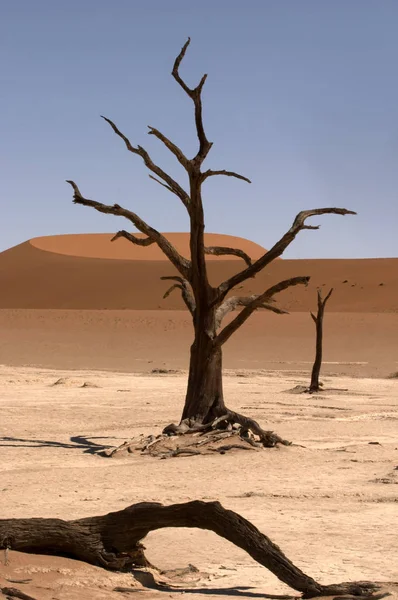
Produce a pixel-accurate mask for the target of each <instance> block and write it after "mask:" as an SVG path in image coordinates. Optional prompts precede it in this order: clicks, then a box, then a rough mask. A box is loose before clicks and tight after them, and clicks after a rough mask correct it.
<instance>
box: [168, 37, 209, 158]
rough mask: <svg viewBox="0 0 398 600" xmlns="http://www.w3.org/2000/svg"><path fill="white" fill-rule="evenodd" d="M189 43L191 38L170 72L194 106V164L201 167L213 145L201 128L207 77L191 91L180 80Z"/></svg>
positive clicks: (202, 127) (204, 76)
mask: <svg viewBox="0 0 398 600" xmlns="http://www.w3.org/2000/svg"><path fill="white" fill-rule="evenodd" d="M190 42H191V38H188V40H187V41H186V42H185V44H184V45H183V47H182V48H181V52H180V53H179V55H178V56H177V58H176V59H175V62H174V66H173V70H172V72H171V74H172V76H173V77H174V79H175V80H176V82H177V83H178V84H179V85H180V86H181V87H182V89H183V90H184V92H185V93H186V94H187V95H188V96H189V97H190V98H191V99H192V101H193V103H194V106H195V125H196V132H197V136H198V140H199V150H198V153H197V154H196V156H195V158H194V162H195V163H196V164H197V165H201V164H202V163H203V161H204V160H205V158H206V156H207V155H208V153H209V151H210V148H211V147H212V145H213V144H212V142H209V140H208V139H207V137H206V134H205V130H204V126H203V116H202V89H203V86H204V83H205V81H206V79H207V75H203V77H202V79H201V80H200V82H199V84H198V85H197V86H196V88H193V89H191V88H189V87H188V86H187V84H186V83H185V81H184V80H183V79H182V78H181V76H180V73H179V68H180V64H181V62H182V59H183V58H184V56H185V53H186V51H187V48H188V46H189V44H190Z"/></svg>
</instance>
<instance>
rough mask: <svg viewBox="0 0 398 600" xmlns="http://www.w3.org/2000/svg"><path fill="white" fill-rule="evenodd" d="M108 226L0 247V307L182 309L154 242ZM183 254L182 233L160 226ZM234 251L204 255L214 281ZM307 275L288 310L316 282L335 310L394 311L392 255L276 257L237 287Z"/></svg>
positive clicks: (311, 298) (244, 244) (311, 295)
mask: <svg viewBox="0 0 398 600" xmlns="http://www.w3.org/2000/svg"><path fill="white" fill-rule="evenodd" d="M112 235H113V234H73V235H58V236H48V237H40V238H35V239H32V240H30V241H27V242H24V243H22V244H20V245H18V246H15V247H13V248H10V249H9V250H6V251H5V252H2V253H0V286H1V290H2V293H1V294H0V308H35V309H86V310H90V309H91V310H94V309H95V310H101V309H107V310H112V309H113V310H120V309H130V310H176V309H177V310H183V309H185V305H184V304H183V302H182V300H181V298H180V297H179V294H178V293H173V294H171V295H170V296H169V297H168V298H167V299H166V300H163V294H164V292H165V291H166V289H167V287H168V283H167V282H164V281H161V279H160V277H161V276H164V275H172V274H174V273H175V270H174V267H173V266H172V265H170V263H169V262H168V260H167V259H166V257H165V256H164V255H163V253H162V252H161V251H160V250H159V248H158V247H157V246H156V244H153V245H152V246H149V247H146V248H145V247H140V246H135V245H133V244H131V243H130V242H128V241H127V240H124V239H119V240H117V241H115V242H113V243H111V242H110V239H111V237H112ZM165 235H166V236H167V237H168V239H170V241H171V242H172V243H173V244H175V246H176V247H177V249H178V251H179V252H181V253H182V254H183V255H185V256H188V255H189V234H188V233H166V234H165ZM206 244H207V245H219V246H232V247H238V248H240V249H242V250H244V251H245V252H246V253H247V254H249V255H250V256H251V257H252V259H254V260H255V259H257V258H259V257H260V256H261V255H262V254H263V253H264V252H265V249H264V248H262V247H261V246H259V245H258V244H255V243H254V242H251V241H249V240H245V239H243V238H237V237H233V236H227V235H220V234H206ZM244 267H245V263H244V262H243V261H242V260H241V259H240V258H237V257H234V256H231V257H229V256H228V257H214V256H208V270H209V276H210V279H211V281H212V283H213V284H216V283H219V282H221V281H222V280H224V279H226V278H227V277H229V276H230V275H232V274H233V273H235V272H237V271H239V270H241V269H243V268H244ZM296 275H310V276H311V283H310V286H309V287H308V288H304V287H302V286H300V287H295V288H292V289H290V290H287V291H286V292H284V293H283V294H280V296H279V303H280V304H281V305H282V306H283V307H284V308H287V309H288V310H290V311H308V310H310V309H312V308H313V307H314V303H315V289H316V288H317V287H324V288H325V289H328V288H329V287H331V286H333V287H334V288H335V293H334V295H333V297H332V299H331V301H330V304H329V306H328V308H329V311H334V312H337V311H338V312H340V311H341V312H397V311H398V259H396V258H389V259H361V260H357V259H339V260H337V259H336V260H330V259H329V260H323V259H320V260H310V259H308V260H307V259H306V260H277V261H275V262H274V263H272V264H271V265H269V266H268V267H267V268H266V269H265V271H264V272H262V273H260V274H259V275H257V277H256V278H255V279H251V280H248V281H247V282H245V283H244V285H243V287H242V288H241V289H240V290H239V294H240V295H243V294H249V293H251V294H252V293H260V292H261V291H264V290H265V289H267V287H269V286H271V285H273V284H274V283H276V282H277V281H278V280H281V279H286V278H288V277H293V276H296Z"/></svg>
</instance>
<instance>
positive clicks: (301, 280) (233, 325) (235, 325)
mask: <svg viewBox="0 0 398 600" xmlns="http://www.w3.org/2000/svg"><path fill="white" fill-rule="evenodd" d="M309 280H310V278H309V277H292V278H291V279H285V280H284V281H280V282H279V283H277V284H276V285H273V286H272V287H270V288H269V289H268V290H266V291H265V292H264V293H262V294H259V295H258V296H256V297H255V299H254V300H252V301H251V302H250V303H249V304H248V305H247V306H245V308H244V309H243V310H242V311H241V312H240V313H239V314H238V315H237V316H236V317H235V318H234V319H233V320H232V321H231V322H230V323H228V325H226V326H225V327H224V329H222V330H221V331H220V333H219V334H218V336H217V338H216V339H215V343H216V345H218V346H222V345H223V344H225V342H226V341H227V340H229V338H230V337H231V335H232V334H233V333H235V331H237V329H239V327H240V326H241V325H243V323H244V322H245V321H246V320H247V319H248V318H249V317H250V315H251V314H252V313H253V312H254V311H255V310H257V309H258V308H260V307H261V305H262V304H264V303H265V304H270V301H271V299H272V298H273V297H274V296H275V294H279V292H282V291H283V290H286V289H288V288H289V287H292V286H295V285H308V282H309Z"/></svg>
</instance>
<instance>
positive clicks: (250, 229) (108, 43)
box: [0, 0, 398, 258]
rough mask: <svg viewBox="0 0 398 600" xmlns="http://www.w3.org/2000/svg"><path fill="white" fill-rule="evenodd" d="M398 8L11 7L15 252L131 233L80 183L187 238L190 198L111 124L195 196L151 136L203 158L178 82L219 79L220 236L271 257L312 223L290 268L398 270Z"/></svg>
mask: <svg viewBox="0 0 398 600" xmlns="http://www.w3.org/2000/svg"><path fill="white" fill-rule="evenodd" d="M397 31H398V2H397V0H390V1H388V0H333V1H332V0H245V1H243V0H239V1H236V0H202V1H201V2H193V1H192V0H191V1H190V0H145V1H144V0H141V1H138V0H112V1H110V0H68V1H66V0H63V1H61V0H59V1H54V0H34V1H32V0H0V51H1V52H0V56H1V71H0V72H1V86H0V98H1V100H0V103H1V109H0V160H1V206H2V218H1V225H0V227H1V239H0V250H3V249H5V248H8V247H10V246H13V245H16V244H18V243H20V242H23V241H25V240H26V239H29V238H32V237H35V236H40V235H51V234H61V233H76V232H77V233H79V232H106V231H109V232H112V231H116V230H117V229H120V228H125V227H126V226H127V228H128V223H127V222H126V221H123V220H122V219H115V218H114V217H111V216H106V215H100V214H98V213H95V211H93V210H90V209H88V208H85V207H80V206H75V205H73V204H72V202H71V199H72V194H71V189H70V188H69V186H68V185H67V184H66V183H65V179H74V180H75V181H76V182H77V183H78V185H79V186H80V189H81V190H82V193H83V194H84V195H85V196H86V197H88V198H93V199H96V200H99V201H101V202H105V203H115V202H116V203H119V204H122V205H125V206H126V207H130V208H132V209H134V210H135V211H136V212H137V213H138V214H140V215H141V216H142V217H143V218H144V219H146V220H147V221H148V222H149V223H150V224H151V225H153V226H154V227H156V228H157V229H159V230H161V231H184V230H185V231H186V230H187V215H186V213H185V209H184V207H183V206H182V205H181V204H180V203H179V200H178V199H177V198H175V197H174V196H172V195H171V194H169V192H167V191H166V190H164V189H163V188H161V187H160V186H158V185H157V184H156V183H154V182H152V181H151V180H150V179H149V178H148V176H147V172H146V169H145V167H144V166H143V164H142V162H141V159H140V158H139V157H137V156H133V155H131V154H130V153H128V152H127V151H126V150H125V148H124V146H123V144H122V142H121V140H119V139H118V138H117V137H116V136H115V135H114V134H113V132H112V131H111V130H110V128H109V126H108V125H107V124H106V123H105V122H104V121H102V120H101V119H100V118H99V115H101V114H104V115H106V116H108V117H109V118H112V119H113V120H114V121H115V122H116V123H117V124H118V126H119V127H120V129H122V130H123V131H124V132H125V133H126V135H128V136H129V137H130V139H131V141H132V143H134V144H141V145H143V146H145V147H146V148H147V149H148V151H150V153H151V155H152V156H153V158H154V160H155V161H156V162H159V163H160V164H161V165H162V166H163V167H164V168H165V169H166V170H169V171H170V173H171V174H172V175H174V176H176V177H181V181H182V182H185V179H184V174H183V173H182V172H181V171H180V167H179V165H178V164H177V165H176V164H175V161H174V159H173V157H172V156H169V155H168V152H167V151H166V150H164V149H163V148H162V146H161V144H160V142H158V140H156V139H155V138H153V137H152V136H151V137H149V136H147V134H146V132H147V129H146V126H147V125H152V126H155V127H157V128H159V129H160V130H161V131H163V132H164V133H165V135H167V136H169V137H170V138H172V139H173V140H174V141H175V142H176V143H177V144H178V145H180V146H181V147H182V149H183V150H184V151H186V153H188V155H193V153H194V152H195V151H196V137H195V131H194V126H193V119H192V105H191V101H190V100H189V98H188V97H187V96H185V94H184V93H183V91H182V90H181V89H180V88H179V87H178V86H177V84H176V83H175V82H174V80H173V79H172V77H171V76H170V72H171V68H172V65H173V62H174V59H175V56H176V55H177V54H178V52H179V50H180V48H181V46H182V44H183V43H184V42H185V40H186V38H187V36H191V38H192V43H191V46H190V48H189V51H188V54H187V56H186V59H185V61H184V63H183V66H182V69H181V73H182V74H183V76H184V78H185V79H186V81H187V82H188V83H189V84H190V85H191V86H194V85H196V84H197V82H198V81H199V78H200V77H201V75H202V74H203V73H205V72H206V73H208V75H209V76H208V80H207V82H206V86H205V90H204V95H203V99H204V117H205V125H206V130H207V134H208V138H209V139H210V140H211V141H213V142H214V146H213V149H212V151H211V154H210V155H209V157H208V160H207V164H208V166H209V167H211V168H215V169H230V170H235V171H239V172H241V173H243V174H244V175H246V176H247V177H249V178H250V179H251V180H252V181H253V183H252V184H251V185H248V184H246V183H244V182H241V181H237V180H233V179H230V178H225V177H219V178H213V180H212V181H211V182H208V183H206V187H205V189H204V194H205V199H206V200H205V209H206V214H207V231H211V232H220V233H228V234H233V235H240V236H242V237H247V238H250V239H252V240H254V241H256V242H258V243H260V244H262V245H263V246H265V247H270V245H272V243H273V242H275V241H276V240H277V239H278V238H279V237H280V235H282V233H284V231H286V229H288V228H289V227H290V225H291V222H292V221H293V218H294V216H295V215H296V213H297V212H298V211H299V210H302V209H308V208H315V207H322V206H343V207H346V208H350V209H352V210H356V211H358V213H359V214H358V216H357V217H338V216H324V217H321V218H320V219H313V220H312V222H313V224H318V223H321V225H322V227H321V230H320V231H304V232H302V233H301V235H300V236H299V238H298V239H297V240H296V242H295V243H294V244H293V245H292V246H291V247H290V249H289V250H288V251H287V252H286V253H285V255H284V256H285V257H286V258H305V257H326V258H329V257H387V256H398V236H397V225H398V208H397V206H398V203H397V195H398V169H397V163H398V77H397V64H398V35H397Z"/></svg>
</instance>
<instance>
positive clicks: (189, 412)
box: [69, 39, 355, 445]
mask: <svg viewBox="0 0 398 600" xmlns="http://www.w3.org/2000/svg"><path fill="white" fill-rule="evenodd" d="M189 44H190V40H189V39H188V41H187V42H186V43H185V44H184V46H183V48H182V49H181V51H180V53H179V55H178V56H177V58H176V60H175V62H174V65H173V70H172V76H173V77H174V79H175V80H176V82H177V83H178V85H179V86H180V87H181V88H182V90H183V91H184V92H185V93H186V94H187V95H188V97H189V98H190V99H191V100H192V102H193V107H194V118H195V126H196V134H197V137H198V150H197V153H196V155H195V156H194V157H193V158H192V159H189V158H188V157H187V156H186V155H185V154H184V152H183V151H182V150H181V149H180V148H179V147H178V146H177V145H176V144H175V143H174V142H173V141H172V140H170V139H169V138H168V137H166V136H165V135H164V134H163V133H161V132H160V131H159V130H158V129H156V128H155V127H152V126H150V127H149V134H150V135H152V136H154V137H156V138H157V139H158V140H160V141H161V142H162V143H163V144H164V145H165V146H166V148H167V149H168V150H169V151H170V152H171V153H172V154H173V155H174V157H175V158H176V159H177V160H178V162H179V163H180V165H181V166H182V167H183V169H184V170H185V171H186V174H187V176H188V180H189V193H188V192H187V191H185V189H184V188H183V187H181V185H180V184H179V183H178V182H177V181H176V180H175V179H173V178H172V177H170V175H168V174H167V173H166V172H165V171H163V169H162V168H161V167H159V166H158V165H157V164H155V163H154V162H153V160H152V159H151V157H150V155H149V154H148V152H147V151H146V150H145V149H144V148H143V147H142V146H133V145H132V143H131V142H130V140H129V138H128V137H127V136H126V135H125V134H124V133H122V132H121V131H120V129H119V128H118V127H117V126H116V125H115V123H114V122H113V121H111V120H110V119H108V118H106V117H103V118H104V119H105V121H106V122H107V123H108V124H109V125H110V126H111V128H112V129H113V131H114V132H115V133H116V135H117V136H118V137H119V138H120V139H121V140H123V142H124V144H125V146H126V148H127V150H128V151H129V152H131V153H133V154H135V155H138V156H140V157H141V159H142V160H143V162H144V164H145V165H146V167H147V168H148V170H149V171H150V175H149V176H150V177H151V178H152V179H154V180H155V181H156V182H157V183H159V184H161V185H162V186H163V187H165V188H166V189H167V190H168V191H169V192H172V193H173V194H175V195H176V196H177V197H178V198H179V199H180V200H181V202H182V203H183V205H184V206H185V207H186V209H187V211H188V214H189V219H190V257H189V260H188V259H187V258H185V257H183V256H181V255H180V254H179V253H178V252H177V250H176V248H174V247H173V245H172V244H171V243H170V242H169V241H168V240H167V239H166V237H165V236H164V235H162V234H161V233H159V232H158V231H157V230H156V229H154V228H153V227H151V226H150V225H149V224H148V223H146V222H145V221H144V220H143V219H141V218H140V217H139V216H138V215H137V214H136V213H134V212H132V211H130V210H127V209H125V208H123V207H121V206H120V205H119V204H109V205H107V204H102V203H101V202H97V201H95V200H89V199H87V198H85V197H83V195H82V194H81V192H80V190H79V188H78V186H77V185H76V184H75V183H74V182H73V181H69V183H70V184H71V185H72V187H73V189H74V202H75V203H76V204H80V205H83V206H89V207H91V208H94V209H95V210H97V211H99V212H102V213H105V214H111V215H115V216H121V217H124V218H126V219H127V220H129V221H130V222H131V223H132V224H133V225H134V226H135V227H136V228H137V229H138V230H139V231H141V232H142V233H144V234H145V235H146V236H147V237H146V238H145V239H144V240H142V239H141V238H137V237H136V236H134V235H133V234H131V233H129V232H126V231H124V230H123V231H120V232H119V233H117V234H116V236H115V238H114V239H117V238H119V237H124V238H125V239H128V240H129V241H130V242H131V243H133V244H139V245H141V246H147V245H148V246H149V245H150V244H152V243H156V244H157V245H158V246H159V248H160V249H161V250H162V252H163V253H164V254H165V255H166V256H167V258H168V259H169V260H170V262H171V263H172V264H173V265H174V267H175V268H176V269H177V270H178V272H179V276H178V277H174V276H173V277H174V281H175V282H176V283H174V285H173V286H172V287H171V288H170V289H169V290H167V291H166V294H165V295H166V296H167V295H168V294H169V293H171V292H172V291H173V290H174V289H179V290H180V291H181V293H182V296H183V299H184V302H185V304H186V306H187V308H188V309H189V310H190V312H191V314H192V318H193V325H194V341H193V344H192V348H191V360H190V368H189V381H188V389H187V394H186V401H185V406H184V410H183V413H182V419H181V423H180V425H179V426H175V425H172V426H170V427H169V428H168V432H170V433H171V432H172V431H173V430H174V431H175V432H176V433H182V431H183V430H187V429H192V428H193V427H195V426H196V427H200V426H202V425H203V424H206V423H209V422H211V421H212V420H214V419H215V418H218V417H220V416H226V417H227V420H228V421H229V422H230V423H231V422H232V420H233V415H236V413H233V412H232V411H229V410H228V409H226V407H225V405H224V400H223V393H222V379H221V368H222V357H221V346H222V345H223V344H224V343H225V342H226V341H227V340H228V339H229V338H230V336H231V335H232V334H233V333H235V331H236V330H237V329H238V328H239V327H240V326H241V325H242V324H243V323H244V322H245V321H246V319H248V318H249V317H250V315H251V314H252V313H253V312H254V311H255V310H257V309H258V308H266V309H269V310H273V311H274V312H279V313H281V312H282V313H283V312H284V311H283V310H282V309H279V308H277V307H275V306H274V305H273V304H272V302H273V296H274V294H277V293H278V292H280V291H282V290H283V289H286V288H287V287H290V286H293V285H298V284H303V283H307V282H308V279H309V278H308V277H294V278H292V279H289V280H286V281H283V282H280V283H278V284H276V285H274V286H272V287H271V288H269V289H268V290H266V291H265V292H264V293H263V294H261V295H259V296H256V297H249V298H239V297H235V300H233V301H232V300H231V299H227V300H226V296H227V294H228V293H229V292H230V291H231V290H232V289H233V288H234V287H235V286H237V285H238V284H240V283H242V282H243V281H245V280H247V279H248V278H249V277H254V276H255V275H256V274H257V273H259V272H260V271H261V270H262V269H264V268H265V267H266V266H267V265H268V264H269V263H270V262H272V261H273V260H274V259H275V258H277V257H278V256H280V255H281V254H282V253H283V252H284V250H285V249H286V248H287V247H288V246H289V244H291V242H292V241H293V240H294V239H295V237H296V235H297V234H298V233H299V232H300V231H302V230H304V229H317V228H318V227H317V226H313V225H306V220H307V219H308V218H309V217H312V216H315V215H324V214H338V215H347V214H355V213H353V212H352V211H349V210H347V209H345V208H317V209H312V210H306V211H302V212H300V213H299V214H298V215H297V216H296V218H295V220H294V222H293V225H292V226H291V227H290V229H289V230H288V231H287V232H286V233H285V234H284V235H283V236H282V237H281V239H280V240H279V241H278V242H277V243H276V244H274V246H273V247H272V248H271V249H270V250H269V251H268V252H266V253H265V254H264V255H263V256H262V257H261V258H260V259H258V260H256V261H255V262H253V263H252V261H251V259H250V257H249V256H248V255H247V254H246V253H244V252H243V251H242V250H240V249H237V248H225V247H206V246H205V244H204V231H205V218H204V210H203V202H202V185H203V184H204V182H205V181H206V180H207V179H208V178H209V177H213V176H217V175H223V176H227V177H234V178H237V179H240V180H243V181H246V182H248V183H250V180H249V179H248V178H247V177H245V176H243V175H240V174H238V173H235V172H234V171H227V170H220V169H219V170H212V169H207V170H202V165H203V162H204V161H205V159H206V157H207V155H208V153H209V151H210V149H211V147H212V142H210V141H209V140H208V139H207V136H206V132H205V128H204V124H203V107H202V91H203V86H204V84H205V82H206V78H207V75H203V77H202V78H201V79H200V81H199V83H198V85H197V86H196V87H194V88H190V87H189V86H188V85H187V84H186V83H185V81H184V80H183V78H182V77H181V75H180V72H179V69H180V65H181V62H182V60H183V59H184V56H185V54H186V51H187V48H188V46H189ZM206 254H213V255H216V256H220V255H228V254H231V255H234V256H239V257H240V258H242V259H243V260H244V261H245V263H246V265H247V268H246V269H244V270H243V271H241V272H240V273H237V274H236V275H234V276H233V277H231V278H230V279H228V280H227V281H224V282H223V283H221V284H220V285H219V286H218V287H216V288H213V287H212V286H211V285H210V283H209V280H208V276H207V270H206V260H205V259H206ZM238 307H243V309H242V310H241V312H240V313H239V314H238V315H237V316H236V317H235V318H234V319H233V320H232V322H230V323H229V324H228V325H226V326H225V327H224V329H223V330H222V331H221V332H218V331H217V330H218V327H219V325H220V323H221V320H222V317H223V316H224V315H225V314H227V313H228V312H230V311H231V310H234V309H236V308H238ZM236 417H237V420H236V422H238V423H242V422H246V425H247V424H248V422H249V421H250V423H251V424H252V425H251V429H252V431H254V430H259V431H260V433H261V439H262V441H263V443H265V441H266V435H267V434H269V432H264V431H263V430H262V429H261V428H260V427H259V425H258V424H257V423H255V421H251V420H249V419H247V418H246V417H244V416H242V415H236ZM267 439H268V442H267V444H266V445H269V443H270V439H271V438H267ZM272 439H275V437H274V438H272Z"/></svg>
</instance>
